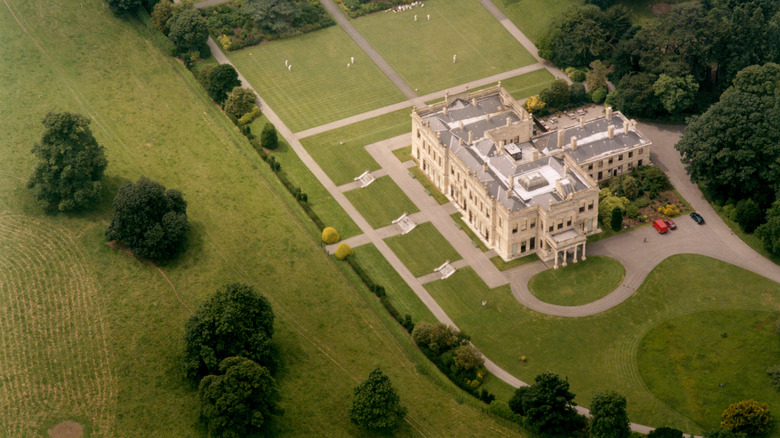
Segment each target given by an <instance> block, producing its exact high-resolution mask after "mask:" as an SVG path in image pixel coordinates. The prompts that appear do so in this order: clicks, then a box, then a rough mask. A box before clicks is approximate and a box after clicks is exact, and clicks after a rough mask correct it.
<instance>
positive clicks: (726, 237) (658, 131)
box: [507, 123, 780, 317]
mask: <svg viewBox="0 0 780 438" xmlns="http://www.w3.org/2000/svg"><path fill="white" fill-rule="evenodd" d="M639 130H640V131H641V132H642V133H643V134H645V135H646V136H647V137H648V138H649V139H650V140H651V141H652V142H653V155H652V160H653V163H654V164H655V165H656V166H658V167H660V168H661V169H663V170H664V172H666V174H667V175H668V176H669V180H670V181H671V183H672V185H674V187H675V188H676V189H677V191H678V192H679V193H680V194H681V195H682V196H683V198H685V199H686V200H687V201H688V203H690V204H691V207H693V208H694V210H696V211H698V212H699V213H701V214H702V216H704V218H705V220H706V224H705V225H697V224H696V223H695V222H694V221H693V219H691V218H689V217H688V216H687V215H684V216H680V217H679V218H678V219H677V221H676V223H677V230H670V231H669V232H668V233H666V234H658V232H656V231H655V229H654V228H653V227H650V226H646V227H644V228H641V229H639V230H635V231H632V232H629V233H625V234H620V235H618V236H615V237H611V238H609V239H606V240H601V241H598V242H595V243H591V244H589V245H588V248H587V254H588V255H604V256H608V257H612V258H614V259H616V260H618V261H619V262H620V263H622V264H623V266H624V267H625V268H626V277H625V279H624V280H623V283H622V284H621V285H620V286H618V287H617V289H615V291H614V292H612V293H610V294H609V295H607V296H605V297H603V298H601V299H599V300H597V301H594V302H592V303H589V304H585V305H582V306H558V305H554V304H550V303H545V302H543V301H541V300H539V299H538V298H536V297H535V296H534V295H533V294H532V293H531V292H530V291H529V290H528V280H529V279H530V278H531V277H532V276H533V275H534V274H536V273H538V272H541V271H543V270H545V269H546V267H545V266H544V265H543V264H542V263H541V262H538V263H533V264H531V265H526V266H523V267H521V268H517V269H515V270H512V271H510V272H508V273H507V277H508V279H509V280H510V283H511V288H512V294H513V295H514V296H515V298H516V299H517V300H518V301H519V302H520V303H521V304H523V305H524V306H526V307H528V308H529V309H532V310H535V311H537V312H540V313H545V314H548V315H556V316H568V317H581V316H590V315H595V314H597V313H601V312H603V311H605V310H608V309H611V308H612V307H615V306H617V305H618V304H620V303H622V302H623V301H625V300H626V299H628V298H629V297H630V296H631V295H633V293H634V292H635V291H636V289H637V288H638V287H639V286H640V285H641V284H642V282H643V281H644V280H645V277H647V275H648V274H649V273H650V271H652V270H653V268H655V267H656V265H658V264H659V263H661V262H662V261H663V260H664V259H666V258H668V257H670V256H672V255H675V254H685V253H692V254H702V255H706V256H709V257H713V258H716V259H719V260H723V261H725V262H728V263H731V264H733V265H737V266H739V267H741V268H744V269H747V270H749V271H753V272H755V273H757V274H759V275H762V276H764V277H767V278H769V279H772V280H774V281H776V282H779V283H780V266H777V265H776V264H774V263H773V262H771V261H770V260H767V259H766V258H765V257H763V256H762V255H760V254H758V253H757V252H756V251H754V250H753V249H752V248H750V247H749V246H748V245H747V244H745V243H744V242H743V241H742V240H741V239H740V238H738V237H737V236H736V235H734V234H733V233H732V232H731V229H730V228H729V227H728V226H727V225H726V224H725V223H724V222H723V220H721V218H720V217H719V216H718V215H717V214H716V213H715V210H713V208H712V206H711V205H710V204H709V202H707V200H706V199H704V196H703V195H702V193H701V191H700V190H699V188H698V187H697V186H696V185H695V184H693V183H691V182H690V179H689V178H688V175H687V173H686V172H685V168H684V167H683V164H682V163H681V162H680V154H679V153H678V152H677V150H676V149H674V144H675V143H677V141H678V140H679V138H680V136H681V135H682V132H683V128H682V127H679V126H665V125H656V124H648V123H640V124H639Z"/></svg>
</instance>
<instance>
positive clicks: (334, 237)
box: [322, 227, 341, 245]
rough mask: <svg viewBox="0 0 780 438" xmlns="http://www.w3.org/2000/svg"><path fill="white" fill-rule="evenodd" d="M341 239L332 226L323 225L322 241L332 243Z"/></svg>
mask: <svg viewBox="0 0 780 438" xmlns="http://www.w3.org/2000/svg"><path fill="white" fill-rule="evenodd" d="M339 240H341V237H340V236H339V232H338V231H336V229H335V228H333V227H325V229H324V230H322V241H323V242H325V243H327V244H328V245H332V244H334V243H336V242H338V241H339Z"/></svg>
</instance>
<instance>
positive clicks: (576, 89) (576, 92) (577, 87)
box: [569, 82, 588, 105]
mask: <svg viewBox="0 0 780 438" xmlns="http://www.w3.org/2000/svg"><path fill="white" fill-rule="evenodd" d="M587 97H588V96H587V93H586V92H585V86H584V85H582V83H580V82H574V83H573V84H571V85H569V100H570V101H571V103H573V104H575V105H579V104H581V103H583V102H585V100H587Z"/></svg>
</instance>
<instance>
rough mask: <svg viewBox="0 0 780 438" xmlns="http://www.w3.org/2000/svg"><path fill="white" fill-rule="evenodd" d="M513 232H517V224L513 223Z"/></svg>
mask: <svg viewBox="0 0 780 438" xmlns="http://www.w3.org/2000/svg"><path fill="white" fill-rule="evenodd" d="M515 233H517V224H514V225H513V226H512V234H515Z"/></svg>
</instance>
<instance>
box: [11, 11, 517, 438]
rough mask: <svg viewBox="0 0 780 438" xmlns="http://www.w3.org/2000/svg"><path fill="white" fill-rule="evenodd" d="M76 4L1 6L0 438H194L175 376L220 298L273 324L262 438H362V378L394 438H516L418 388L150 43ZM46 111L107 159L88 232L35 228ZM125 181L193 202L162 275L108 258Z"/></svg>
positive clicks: (420, 365) (414, 361)
mask: <svg viewBox="0 0 780 438" xmlns="http://www.w3.org/2000/svg"><path fill="white" fill-rule="evenodd" d="M82 4H83V8H79V7H76V8H74V7H73V4H71V3H68V2H48V3H47V4H46V5H45V7H42V5H40V4H37V3H30V2H23V1H19V0H6V1H5V2H4V4H3V5H0V41H2V44H0V55H1V56H2V57H3V59H4V60H5V62H3V63H2V64H0V78H2V83H3V85H4V86H3V87H0V101H2V102H14V105H13V108H12V109H13V110H12V111H8V112H6V113H5V114H4V117H2V118H0V130H2V132H3V133H4V138H3V141H2V142H0V156H2V157H3V159H2V160H0V229H2V232H0V309H1V310H2V313H0V327H1V328H2V336H0V352H1V353H2V357H3V360H2V361H0V374H1V375H2V376H3V379H2V380H0V394H2V395H1V396H0V435H2V436H14V437H16V436H43V435H46V432H45V431H46V430H48V429H50V428H51V427H53V426H54V425H55V424H57V423H59V422H62V421H65V420H75V421H78V422H80V423H82V424H84V426H85V428H86V435H88V436H93V437H94V436H122V437H142V436H143V437H146V436H165V437H185V436H186V437H205V436H206V435H207V433H206V430H205V428H204V427H203V425H202V424H201V423H200V422H199V420H198V403H197V391H196V389H195V388H193V387H192V386H191V385H190V384H188V383H187V382H186V381H185V380H184V378H183V375H182V371H181V365H180V361H181V350H182V335H183V330H184V323H185V321H186V320H187V318H188V317H189V316H190V314H191V313H190V309H194V308H196V307H197V306H198V305H199V304H200V303H202V302H203V301H204V300H205V299H206V297H207V296H208V295H210V294H211V293H213V291H214V290H216V289H217V288H218V287H220V286H222V285H224V284H225V283H228V282H234V281H241V282H245V283H248V284H252V285H254V286H256V287H257V288H258V289H259V290H260V291H261V292H262V293H263V294H265V295H266V296H267V297H268V298H269V300H270V302H271V303H272V305H273V308H274V312H275V314H276V317H277V318H276V331H275V336H274V339H275V341H276V342H277V343H278V344H279V347H280V352H281V362H282V364H283V365H282V367H281V369H280V371H279V373H278V374H277V378H278V382H279V385H280V392H281V394H282V402H281V406H282V408H283V409H284V410H285V413H284V415H283V416H281V417H279V418H278V419H275V420H274V421H273V423H272V428H271V429H272V430H271V431H270V432H271V433H272V434H275V435H296V436H313V435H321V434H323V433H325V434H327V435H330V436H350V435H352V436H354V435H359V434H360V431H359V430H358V429H357V428H356V427H354V426H353V425H351V424H350V422H349V420H348V416H347V411H348V408H349V403H350V400H351V397H352V388H353V387H354V386H355V385H356V384H357V383H358V382H359V381H362V380H363V379H365V378H366V376H367V375H368V372H369V371H370V370H371V369H373V368H374V367H376V366H381V367H382V369H383V371H384V372H385V373H386V374H388V375H389V376H390V378H391V379H392V381H393V384H394V386H395V387H396V388H397V389H398V392H399V394H400V397H401V400H402V403H403V404H404V405H405V406H407V407H408V408H409V415H408V417H407V418H408V421H407V422H406V423H404V424H403V425H402V426H401V428H400V430H399V431H398V434H399V435H406V436H413V435H417V436H432V435H438V434H440V433H441V431H445V430H446V431H447V434H448V435H455V436H471V435H472V434H473V430H474V428H477V429H479V430H495V431H496V433H498V434H501V435H513V434H514V432H512V430H510V429H507V428H505V427H502V426H500V425H498V424H497V423H495V422H494V421H492V420H490V419H488V418H487V417H486V416H485V415H484V414H482V413H481V410H480V408H479V407H478V402H476V401H471V400H470V399H468V397H466V396H465V395H463V393H462V392H460V391H458V390H456V389H454V388H453V385H451V384H448V383H447V382H446V381H444V380H443V378H442V377H441V376H439V375H438V374H436V373H435V371H431V369H433V367H432V365H431V364H430V363H429V362H427V361H426V359H424V358H423V357H422V355H421V354H420V353H419V351H417V350H416V349H415V348H414V347H413V346H412V345H411V342H410V341H409V340H408V337H407V336H406V335H405V334H404V332H403V330H402V329H401V328H400V326H398V324H396V323H395V322H394V321H392V319H391V318H390V317H389V315H387V313H386V312H385V311H384V309H382V307H381V304H379V303H378V302H376V300H375V299H373V298H372V297H371V296H370V293H369V292H368V291H366V290H365V289H364V288H362V287H357V286H355V283H354V282H353V280H352V278H350V277H348V276H347V275H345V273H344V272H343V271H342V270H341V269H340V266H339V265H337V264H336V263H335V262H333V261H331V260H330V259H329V258H328V257H327V255H326V254H324V252H323V251H322V250H321V249H320V248H319V233H318V232H317V230H316V229H315V228H314V226H313V224H312V223H311V222H310V221H309V220H308V219H307V218H306V217H305V215H304V214H303V212H302V210H301V209H300V207H299V206H297V205H296V203H295V202H294V201H293V199H292V197H290V196H289V195H287V194H286V193H285V192H284V188H283V187H281V185H280V184H279V183H278V182H277V180H276V178H275V176H274V175H273V174H272V173H271V172H270V170H269V169H268V167H267V166H266V165H265V164H264V163H262V162H261V161H260V159H259V158H258V157H257V155H256V154H255V152H254V151H253V150H252V149H251V147H250V145H249V144H248V143H247V142H246V140H245V139H244V138H243V137H242V136H241V135H240V134H239V132H238V131H237V129H236V128H235V127H234V126H233V125H232V123H230V121H229V120H228V119H227V118H225V117H224V115H222V113H221V112H220V111H219V110H218V108H217V107H216V106H214V105H213V104H212V103H211V101H210V99H208V97H207V96H206V94H205V93H204V92H203V90H202V89H201V88H200V86H199V85H198V84H197V82H196V81H195V80H194V78H193V77H192V75H191V74H190V72H188V71H187V70H186V69H185V68H184V67H183V66H182V65H181V64H180V63H179V62H177V61H176V60H174V59H172V58H170V57H169V56H167V55H166V54H165V52H164V51H163V50H161V49H160V48H159V47H156V46H155V43H153V41H154V40H155V39H156V37H155V36H154V34H152V33H150V32H149V31H148V30H147V29H146V28H145V27H144V26H143V25H142V24H140V23H139V22H138V21H137V20H135V19H131V20H121V19H117V18H115V17H114V16H112V15H111V14H110V13H109V12H108V9H107V8H106V6H105V4H104V2H103V1H100V0H85V1H83V2H82ZM118 54H119V56H118ZM51 109H58V110H69V111H75V112H79V113H82V114H84V115H87V116H88V117H90V118H91V119H92V124H91V128H92V130H93V132H94V134H95V137H96V138H97V140H98V142H100V143H101V144H103V145H104V146H105V147H106V152H107V157H108V160H109V166H108V169H107V171H106V179H105V183H106V190H105V197H104V198H105V199H104V201H103V202H102V204H101V205H99V206H98V207H97V208H96V209H95V210H93V211H90V212H89V213H86V214H46V213H44V212H42V211H41V210H40V209H39V208H38V207H37V206H36V205H35V202H34V200H33V199H32V198H31V195H30V192H29V191H28V190H27V189H26V188H25V183H26V179H27V176H28V175H29V174H30V172H31V171H32V168H33V166H34V161H33V157H32V155H31V154H30V153H29V151H30V149H31V147H32V144H33V143H34V142H35V141H37V140H38V139H39V137H40V134H41V132H42V126H41V124H40V120H41V119H42V118H43V116H44V114H45V113H46V112H47V111H49V110H51ZM140 175H146V176H148V177H149V178H151V179H154V180H158V181H160V182H162V183H164V184H165V185H166V186H167V187H169V188H175V189H179V190H181V191H182V193H183V194H184V198H185V200H186V201H187V202H188V213H189V219H190V223H191V225H192V231H191V232H190V235H189V238H188V243H187V247H186V249H185V251H184V253H183V254H182V255H181V256H180V257H179V258H178V259H176V260H175V261H172V262H170V263H168V264H166V265H165V266H162V267H160V268H159V269H158V268H156V267H155V266H152V265H147V264H145V263H141V262H139V261H138V260H136V259H135V258H133V257H131V256H129V255H127V254H125V253H123V252H119V251H115V250H112V249H111V248H110V247H108V246H107V245H106V244H105V242H104V231H105V228H106V226H107V222H108V221H109V220H110V201H111V198H112V197H113V194H114V193H115V191H116V189H117V187H118V186H119V185H120V184H121V182H122V181H123V180H126V179H131V180H135V179H137V178H138V177H139V176H140ZM302 272H305V273H306V274H305V275H302V274H301V273H302ZM323 291H327V293H325V294H323V293H322V292H323ZM419 370H424V371H425V373H423V372H422V371H419ZM456 397H466V402H465V403H462V404H461V403H458V402H457V401H456V400H455V398H456ZM453 418H457V419H458V421H457V422H455V423H453V422H452V419H453Z"/></svg>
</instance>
